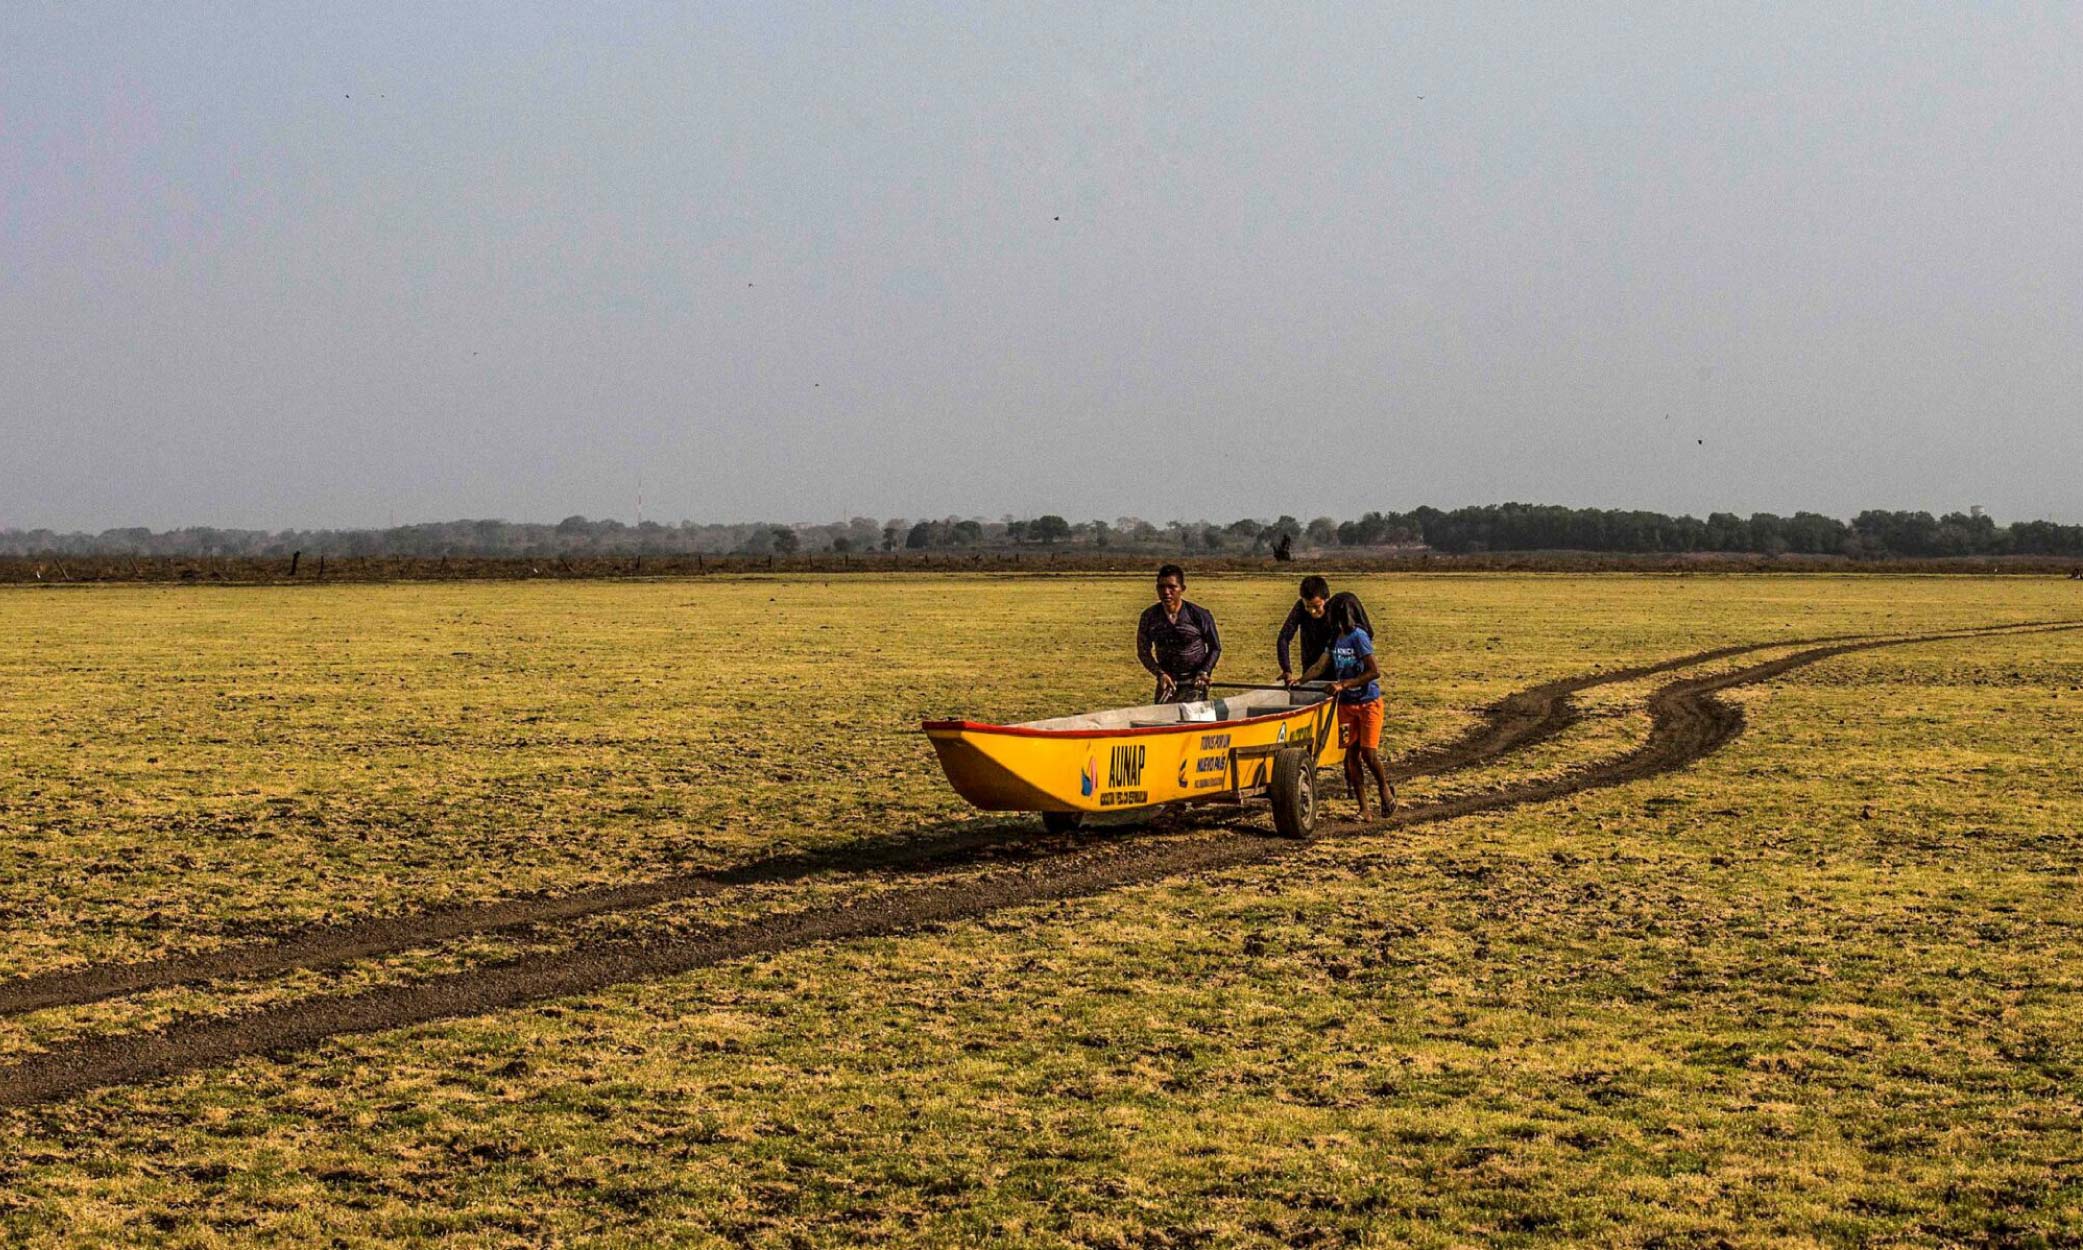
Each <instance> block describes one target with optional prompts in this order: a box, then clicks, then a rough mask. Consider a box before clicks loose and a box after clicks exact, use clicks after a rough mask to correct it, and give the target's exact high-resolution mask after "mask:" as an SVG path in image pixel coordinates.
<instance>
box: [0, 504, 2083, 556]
mask: <svg viewBox="0 0 2083 1250" xmlns="http://www.w3.org/2000/svg"><path fill="white" fill-rule="evenodd" d="M1283 540H1284V541H1285V542H1286V543H1287V544H1288V545H1289V546H1290V547H1291V548H1292V549H1294V550H1297V551H1307V550H1311V549H1315V550H1320V551H1321V550H1329V549H1338V548H1348V549H1350V548H1384V547H1386V548H1404V549H1429V550H1432V551H1440V552H1446V553H1450V554H1461V553H1470V552H1525V551H1595V552H1621V553H1625V552H1642V553H1665V554H1670V553H1684V552H1702V551H1710V552H1733V553H1749V554H1756V555H1768V556H1777V555H1784V554H1788V553H1794V554H1802V555H1830V556H1845V557H1850V558H1853V559H1883V558H1887V557H1890V556H1903V557H1924V558H1929V557H1934V556H1999V555H2031V556H2083V525H2057V524H2055V523H2053V522H2051V521H2017V522H2013V523H2011V524H2009V525H1998V524H1997V523H1996V522H1995V521H1994V520H1992V519H1991V518H1990V517H1988V516H1986V515H1984V514H1983V512H1982V510H1981V509H1979V508H1970V509H1969V510H1968V511H1966V512H1949V513H1946V514H1945V515H1943V516H1938V517H1934V516H1932V515H1931V514H1930V513H1929V512H1884V511H1868V512H1861V513H1860V514H1859V515H1858V516H1856V517H1853V518H1852V519H1851V520H1850V521H1840V520H1838V519H1837V518H1835V517H1829V516H1823V515H1821V514H1819V513H1814V512H1797V513H1795V514H1794V515H1793V516H1790V517H1782V516H1775V515H1773V514H1772V513H1769V512H1755V513H1752V514H1751V515H1750V516H1748V517H1740V516H1737V515H1735V514H1734V513H1729V512H1715V513H1711V514H1709V515H1708V517H1707V519H1706V520H1704V521H1703V520H1700V519H1699V518H1697V517H1693V516H1676V517H1674V516H1666V515H1664V514H1663V513H1660V512H1642V511H1631V510H1621V509H1604V508H1565V507H1557V506H1553V505H1544V504H1521V503H1506V504H1489V505H1484V506H1481V507H1470V508H1455V509H1453V510H1451V511H1441V510H1440V509H1438V508H1430V507H1421V508H1415V509H1413V510H1411V511H1409V512H1369V513H1367V514H1366V515H1364V516H1361V517H1359V518H1357V519H1354V520H1349V521H1338V520H1335V519H1333V518H1331V517H1317V518H1315V519H1313V520H1311V521H1308V522H1306V523H1305V522H1302V521H1299V520H1297V519H1296V518H1294V517H1292V516H1282V517H1279V518H1276V519H1274V520H1272V521H1261V520H1254V519H1249V518H1246V519H1243V520H1237V521H1231V522H1229V523H1227V524H1220V523H1215V522H1210V521H1176V520H1175V521H1167V522H1165V523H1163V524H1161V525H1160V524H1156V523H1153V522H1150V521H1145V520H1143V519H1141V518H1140V517H1117V518H1115V519H1114V520H1112V521H1101V520H1091V521H1079V522H1072V521H1069V520H1066V519H1065V518H1064V517H1061V516H1058V515H1055V514H1053V513H1049V514H1044V515H1042V516H1036V517H1028V518H1014V517H1010V516H1008V517H1002V518H1000V519H998V520H995V521H991V520H985V519H983V518H980V517H953V516H950V517H944V518H941V519H939V520H930V519H927V520H920V519H908V518H901V517H893V518H887V519H881V520H878V519H875V518H871V517H854V518H852V519H851V520H847V521H837V522H832V523H829V524H810V525H804V524H793V525H783V524H774V523H771V522H757V523H742V524H729V525H709V524H697V523H696V522H693V521H682V522H680V523H679V524H677V525H666V524H661V523H659V522H656V521H644V522H641V523H639V524H636V525H625V524H624V523H622V522H621V521H615V520H589V519H587V518H586V517H583V516H571V517H566V518H564V519H563V520H562V521H559V522H557V523H556V524H554V525H549V524H535V523H529V522H517V521H498V520H481V521H435V522H428V523H425V524H419V525H400V526H394V527H392V528H389V529H348V530H282V531H272V532H271V531H265V530H231V529H212V528H208V527H203V526H195V527H189V528H186V529H175V530H162V531H157V532H155V531H153V530H149V529H144V528H128V529H111V530H104V531H102V532H101V533H99V534H78V533H73V534H60V533H56V532H53V531H51V530H43V529H38V530H14V529H4V530H0V556H64V555H82V556H86V555H103V556H183V557H194V556H227V557H240V556H244V557H273V556H281V557H287V556H290V555H292V554H294V553H297V552H302V553H303V554H304V555H305V556H306V557H310V558H316V557H320V556H350V557H352V556H363V557H369V556H416V557H441V556H457V557H502V556H504V557H514V558H530V559H554V558H556V557H559V556H564V557H577V556H643V555H661V556H690V555H754V556H760V555H782V556H786V555H796V554H799V553H818V552H829V553H835V554H849V553H860V554H862V555H863V556H870V555H872V554H873V553H877V552H884V553H890V552H918V551H960V550H970V549H974V550H978V551H1005V550H1009V549H1010V550H1020V549H1026V548H1041V549H1063V548H1083V549H1088V550H1090V549H1106V550H1111V551H1117V552H1120V553H1123V554H1128V553H1138V552H1150V553H1173V552H1177V553H1180V554H1186V555H1191V554H1195V553H1222V554H1226V555H1262V554H1266V553H1268V552H1271V551H1273V550H1275V549H1276V548H1278V547H1280V546H1281V545H1282V543H1283Z"/></svg>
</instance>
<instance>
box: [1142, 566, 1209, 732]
mask: <svg viewBox="0 0 2083 1250" xmlns="http://www.w3.org/2000/svg"><path fill="white" fill-rule="evenodd" d="M1136 658H1137V659H1139V660H1141V661H1142V662H1143V667H1144V668H1147V669H1149V670H1150V672H1151V675H1153V676H1154V677H1156V678H1157V698H1156V700H1155V701H1156V702H1158V703H1190V702H1195V701H1198V700H1201V699H1205V698H1207V697H1208V679H1209V678H1210V677H1212V676H1214V674H1215V665H1216V662H1217V661H1219V660H1221V659H1222V637H1221V635H1219V634H1217V633H1216V632H1215V617H1214V616H1213V615H1212V614H1210V613H1209V611H1208V609H1206V608H1204V607H1202V606H1201V605H1200V604H1198V603H1188V602H1187V601H1186V570H1185V569H1182V568H1180V567H1179V566H1178V565H1176V564H1167V565H1165V566H1164V567H1163V568H1161V569H1159V570H1157V602H1156V603H1153V604H1151V605H1150V606H1149V607H1147V608H1144V609H1143V616H1142V619H1141V620H1138V621H1137V622H1136Z"/></svg>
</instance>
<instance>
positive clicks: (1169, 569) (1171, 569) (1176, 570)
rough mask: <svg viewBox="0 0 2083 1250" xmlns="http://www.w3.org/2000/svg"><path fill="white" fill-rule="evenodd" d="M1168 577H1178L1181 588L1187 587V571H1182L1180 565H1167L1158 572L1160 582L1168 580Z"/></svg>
mask: <svg viewBox="0 0 2083 1250" xmlns="http://www.w3.org/2000/svg"><path fill="white" fill-rule="evenodd" d="M1167 577H1176V578H1178V579H1179V585H1180V586H1181V587H1182V588H1183V587H1184V586H1185V585H1186V570H1185V569H1182V568H1180V567H1179V566H1178V565H1176V564H1167V565H1165V566H1164V567H1163V568H1161V569H1159V570H1157V580H1158V581H1163V580H1164V579H1165V578H1167Z"/></svg>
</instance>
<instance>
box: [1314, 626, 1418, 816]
mask: <svg viewBox="0 0 2083 1250" xmlns="http://www.w3.org/2000/svg"><path fill="white" fill-rule="evenodd" d="M1325 614H1326V615H1327V616H1329V617H1330V618H1331V621H1332V623H1333V624H1334V625H1336V626H1337V627H1338V637H1337V638H1336V639H1335V640H1333V641H1332V643H1331V645H1330V646H1329V647H1328V648H1326V649H1325V651H1324V654H1323V656H1322V657H1321V658H1320V659H1318V660H1317V662H1316V663H1315V664H1314V665H1313V666H1311V667H1310V669H1309V671H1308V672H1307V673H1305V674H1303V679H1304V680H1305V681H1306V680H1310V679H1312V678H1315V677H1316V676H1317V675H1318V674H1320V673H1322V672H1324V671H1325V670H1329V672H1330V675H1331V677H1332V678H1333V680H1332V682H1331V693H1332V696H1333V697H1334V698H1336V699H1337V700H1338V737H1339V740H1340V741H1342V742H1343V743H1344V744H1345V784H1346V787H1347V789H1349V790H1350V791H1351V792H1352V796H1353V801H1354V802H1355V803H1358V804H1359V805H1360V819H1361V820H1365V819H1367V789H1366V786H1367V774H1369V773H1371V774H1373V776H1374V786H1375V791H1376V793H1377V794H1379V795H1380V797H1381V814H1382V815H1383V816H1387V815H1388V814H1389V813H1390V812H1393V811H1395V810H1396V787H1395V786H1394V785H1392V784H1390V782H1389V774H1388V771H1387V770H1386V769H1384V768H1383V767H1382V766H1381V723H1382V711H1383V708H1382V701H1381V681H1380V678H1381V666H1380V665H1379V664H1378V663H1376V662H1375V659H1374V638H1373V636H1372V635H1370V634H1369V633H1368V632H1367V629H1366V626H1365V624H1364V622H1365V621H1366V619H1367V618H1366V609H1364V608H1362V607H1361V606H1360V600H1359V598H1358V597H1357V596H1355V595H1352V594H1341V595H1339V596H1338V597H1337V598H1335V599H1333V600H1332V601H1331V602H1330V604H1328V605H1326V607H1325Z"/></svg>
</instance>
